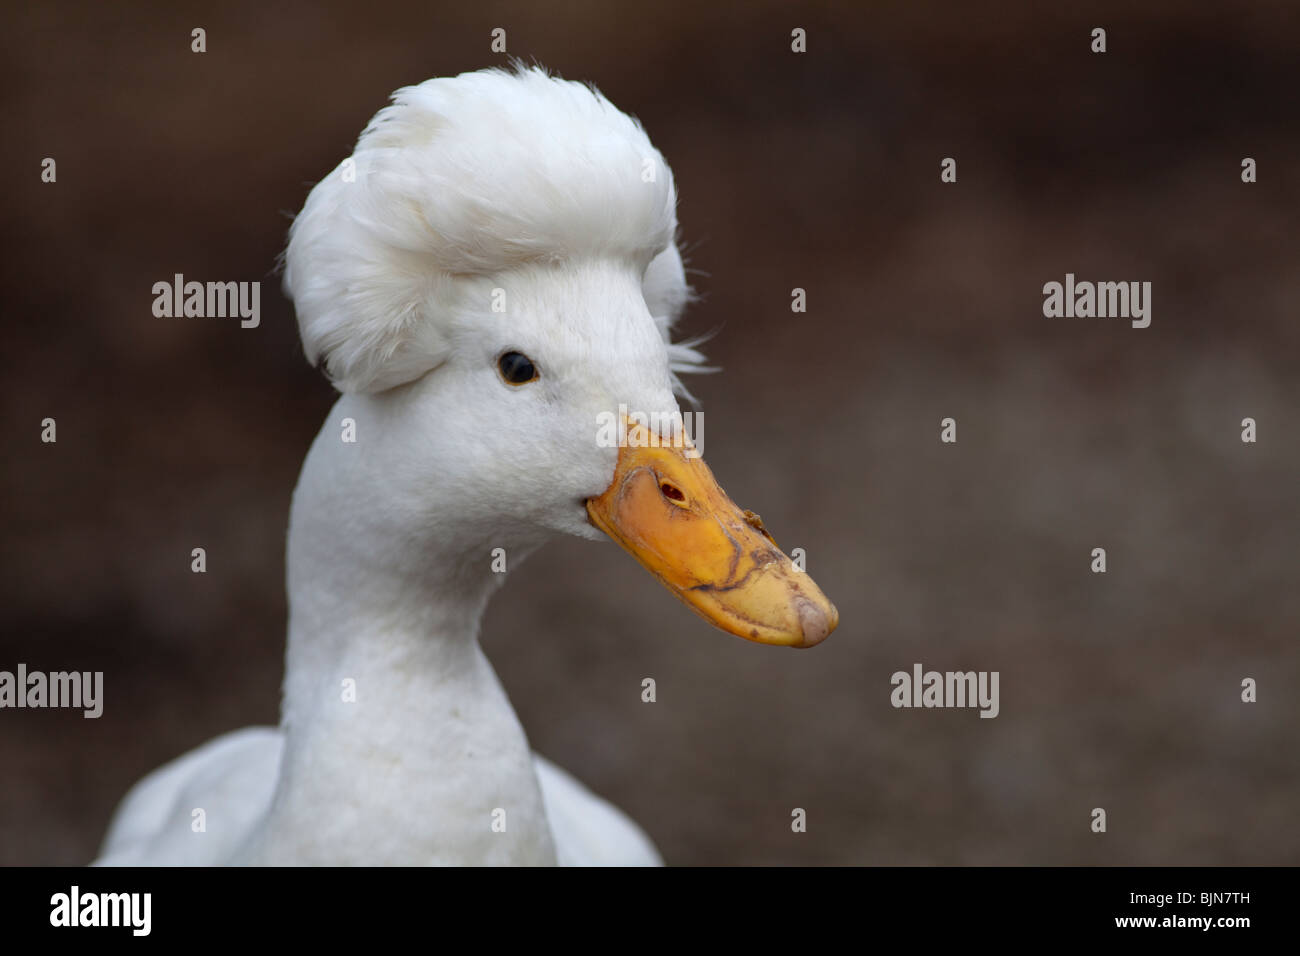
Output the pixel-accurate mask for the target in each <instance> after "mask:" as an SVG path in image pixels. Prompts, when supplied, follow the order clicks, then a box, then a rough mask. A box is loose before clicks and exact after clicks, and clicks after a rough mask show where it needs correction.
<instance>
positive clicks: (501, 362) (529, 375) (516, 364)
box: [497, 352, 537, 385]
mask: <svg viewBox="0 0 1300 956" xmlns="http://www.w3.org/2000/svg"><path fill="white" fill-rule="evenodd" d="M497 368H498V369H500V370H501V377H502V378H504V379H505V380H506V382H507V383H508V384H510V385H523V384H525V383H527V382H531V381H532V380H533V379H535V378H537V366H535V365H533V360H532V359H530V358H529V357H528V356H527V355H525V354H524V353H523V352H504V353H502V355H501V357H500V358H499V359H497Z"/></svg>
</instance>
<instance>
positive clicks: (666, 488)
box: [659, 481, 686, 501]
mask: <svg viewBox="0 0 1300 956" xmlns="http://www.w3.org/2000/svg"><path fill="white" fill-rule="evenodd" d="M659 493H660V494H661V495H663V496H664V497H665V498H667V499H669V500H670V501H685V500H686V495H684V494H683V493H682V490H681V489H680V488H678V487H677V486H676V485H674V484H672V483H671V482H667V481H661V482H659Z"/></svg>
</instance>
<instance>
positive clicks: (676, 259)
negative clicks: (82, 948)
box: [284, 67, 702, 392]
mask: <svg viewBox="0 0 1300 956" xmlns="http://www.w3.org/2000/svg"><path fill="white" fill-rule="evenodd" d="M675 206H676V191H675V189H674V185H673V178H672V172H671V171H670V170H669V168H668V166H667V164H666V163H665V162H664V159H663V157H662V156H661V155H660V154H659V152H658V150H656V149H655V148H654V147H653V146H652V145H651V144H650V140H649V139H648V138H647V136H646V134H645V132H644V130H642V128H641V126H640V124H639V123H637V122H636V121H635V120H633V119H632V118H631V117H629V116H627V115H626V114H624V113H621V112H619V110H618V109H616V108H615V107H614V106H613V105H612V104H611V103H610V102H609V101H608V100H607V99H605V97H604V96H602V95H601V94H600V93H599V92H598V91H596V90H595V89H594V88H592V87H589V86H585V85H583V84H580V83H574V82H568V81H565V80H561V79H558V78H555V77H551V76H549V75H548V74H547V73H546V72H545V71H544V70H542V69H540V68H536V67H532V68H528V67H517V68H516V69H515V70H513V71H507V70H500V69H491V70H481V71H479V72H475V73H465V74H461V75H460V76H457V77H453V78H442V79H432V80H428V81H426V82H424V83H421V84H419V85H418V86H410V87H406V88H404V89H401V90H398V91H397V92H396V93H395V94H394V95H393V102H392V104H391V105H390V106H387V107H385V108H384V109H382V110H380V112H379V113H378V114H376V116H375V117H374V119H373V120H371V122H370V124H369V125H368V126H367V127H366V129H365V131H364V132H363V133H362V134H361V137H360V139H359V140H358V142H357V146H356V149H355V150H354V152H353V155H352V157H351V158H350V159H349V160H345V161H344V162H343V163H342V164H340V166H339V167H338V168H336V169H335V170H334V171H333V172H332V173H330V175H329V176H327V177H326V178H325V179H324V180H322V181H321V182H320V183H318V184H317V185H316V187H315V188H314V189H313V190H312V191H311V194H310V195H309V196H308V197H307V202H306V204H305V205H304V206H303V209H302V212H301V213H300V214H299V215H298V217H297V218H296V219H295V220H294V223H293V226H292V228H291V230H290V237H289V245H288V249H287V250H286V252H285V270H284V286H285V291H286V293H287V294H288V295H289V296H290V297H291V298H292V299H293V301H294V305H295V308H296V311H297V315H298V326H299V331H300V334H301V336H302V343H303V348H304V350H305V352H306V353H307V357H308V359H309V360H311V361H312V362H313V363H320V362H323V364H324V366H325V370H326V372H327V373H328V375H329V377H330V378H331V379H332V380H333V381H334V383H335V385H336V386H337V387H338V388H339V389H340V390H342V391H362V392H366V391H381V390H383V389H387V388H391V387H393V386H395V385H399V384H401V383H403V382H407V381H411V380H412V379H415V378H417V377H419V376H420V375H422V374H424V373H425V372H427V371H428V370H429V369H431V368H433V367H435V366H436V365H437V364H439V363H440V362H441V361H442V360H443V358H444V357H445V355H446V353H447V351H448V349H449V348H450V342H451V341H452V338H453V331H454V330H453V329H452V328H451V325H452V323H454V322H455V321H457V319H456V315H457V310H456V308H455V305H456V302H457V297H458V296H459V295H460V294H461V293H462V291H463V286H464V285H465V283H466V280H468V279H470V278H472V277H480V276H484V275H490V274H492V273H494V272H497V271H500V270H504V269H508V268H510V267H512V266H516V265H519V264H521V263H525V262H530V261H564V260H566V259H569V258H576V257H582V256H602V257H618V258H623V259H626V260H628V261H631V262H635V263H637V264H638V265H639V267H641V268H643V269H644V270H645V278H644V280H643V294H644V296H645V299H646V304H647V307H648V308H649V310H650V313H651V315H652V316H654V318H655V321H656V323H657V324H658V325H659V328H660V330H661V332H662V334H663V337H664V340H665V341H668V339H669V331H670V328H671V326H672V324H673V322H674V321H675V320H676V318H677V316H678V315H679V314H680V313H681V310H682V308H683V306H684V305H685V304H686V302H687V301H688V299H689V297H690V290H689V288H688V286H687V284H686V279H685V275H684V272H683V268H682V261H681V257H680V255H679V254H678V251H677V247H676V244H675V233H676V229H677V218H676V211H675ZM669 354H670V358H671V361H672V366H673V370H674V371H687V370H691V369H695V368H696V367H697V366H698V365H699V363H700V362H701V361H702V356H701V355H700V354H699V353H698V352H697V351H695V350H694V349H693V348H691V346H690V344H679V345H670V346H669Z"/></svg>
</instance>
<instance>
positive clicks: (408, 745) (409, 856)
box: [260, 397, 555, 864]
mask: <svg viewBox="0 0 1300 956" xmlns="http://www.w3.org/2000/svg"><path fill="white" fill-rule="evenodd" d="M366 403H367V400H366V399H364V398H356V397H345V398H343V399H341V400H340V401H339V403H338V404H337V405H336V406H335V410H334V412H333V413H332V414H331V416H330V420H329V421H327V422H326V424H325V426H324V428H323V429H322V431H321V433H320V435H319V436H318V437H317V439H316V442H315V443H314V444H313V446H312V450H311V452H310V453H309V455H308V457H307V461H306V463H305V464H304V467H303V472H302V475H301V477H300V479H299V484H298V488H297V490H296V491H295V493H294V503H293V514H292V518H291V522H290V530H289V541H288V589H289V642H288V651H287V655H286V677H285V684H284V697H283V705H282V729H283V733H284V738H285V749H284V756H283V759H282V764H281V770H280V779H279V783H278V787H277V791H276V794H275V797H274V800H273V803H272V806H271V809H270V811H269V815H268V823H269V824H271V825H269V826H267V827H265V828H264V831H263V834H262V839H261V841H260V842H261V845H262V846H263V847H264V848H265V850H264V851H263V855H265V856H266V857H267V858H269V859H272V860H275V859H282V860H289V859H292V860H294V861H297V862H321V863H370V864H378V863H385V864H392V863H411V864H425V863H448V864H457V863H553V862H554V859H555V851H554V847H553V844H552V836H551V832H550V828H549V824H548V822H547V819H546V814H545V811H544V807H543V804H542V797H541V793H540V790H539V787H538V783H537V778H536V774H535V772H534V770H533V764H532V754H531V751H530V749H529V746H528V741H527V739H526V737H525V735H524V732H523V728H522V727H521V726H520V724H519V720H518V718H517V717H516V716H515V713H514V710H513V708H512V707H511V706H510V702H509V700H508V699H507V697H506V695H505V692H504V690H503V689H502V687H501V684H500V682H499V681H498V680H497V677H496V674H495V673H494V672H493V670H492V667H491V665H490V664H489V663H488V661H487V658H486V657H485V656H484V654H483V652H482V650H481V649H480V648H479V644H478V630H479V621H480V619H481V617H482V614H483V611H484V609H485V607H486V604H487V601H488V599H489V597H490V596H491V594H492V592H493V591H494V590H495V589H496V588H497V587H498V586H500V584H501V583H502V580H503V578H504V574H503V573H502V574H497V573H494V572H493V570H492V557H491V551H492V548H491V546H490V542H486V541H482V540H476V535H475V534H474V533H473V532H472V531H471V530H470V529H467V528H464V527H456V526H455V525H454V523H453V522H452V521H449V520H444V519H443V518H441V517H440V516H439V515H437V514H432V515H424V516H421V519H420V520H419V522H418V526H419V527H420V528H428V529H430V530H429V531H428V532H427V533H426V532H424V531H421V530H417V531H412V530H411V526H412V523H413V519H414V516H412V515H409V514H405V515H404V514H403V508H402V505H401V502H400V500H399V501H396V502H395V501H394V500H393V497H392V496H391V495H389V494H386V490H385V485H384V481H383V480H382V472H381V471H380V469H379V468H378V467H377V463H378V462H379V461H382V459H383V455H382V449H381V448H379V447H372V448H370V449H358V448H355V447H347V443H344V442H342V441H341V440H340V425H339V420H340V419H342V418H344V417H352V418H354V420H357V421H358V431H359V432H361V433H362V434H364V432H363V431H362V428H363V425H362V422H363V420H365V419H367V418H370V419H371V421H372V424H373V415H367V412H368V411H373V410H372V409H369V408H368V407H367V404H366ZM359 451H360V452H362V454H360V455H358V454H357V452H359ZM426 507H427V505H426ZM535 546H536V543H535V542H526V543H524V544H522V545H516V546H515V547H513V548H511V549H510V556H511V560H512V561H516V560H519V558H520V557H521V556H522V552H525V551H527V550H531V548H532V547H535ZM272 835H273V836H272Z"/></svg>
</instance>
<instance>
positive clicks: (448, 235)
mask: <svg viewBox="0 0 1300 956" xmlns="http://www.w3.org/2000/svg"><path fill="white" fill-rule="evenodd" d="M675 204H676V195H675V191H674V186H673V179H672V174H671V172H670V171H669V169H668V167H667V165H666V164H665V163H664V160H663V158H662V157H661V156H660V155H659V153H658V151H656V150H655V149H654V147H653V146H651V144H650V141H649V140H648V139H647V137H646V135H645V133H644V131H643V130H642V129H641V127H640V126H639V125H638V124H637V123H636V122H634V121H633V120H631V119H630V118H628V117H627V116H625V115H624V114H622V113H620V112H619V111H618V110H616V109H615V108H614V107H613V106H612V105H611V104H610V103H609V102H608V101H607V100H606V99H605V98H604V97H602V96H601V95H600V94H599V93H597V92H596V91H595V90H593V89H591V88H589V87H586V86H583V85H580V84H577V83H570V82H564V81H561V80H558V79H555V78H552V77H550V76H547V75H546V74H545V73H544V72H543V71H541V70H539V69H521V70H517V71H513V72H505V71H499V70H488V71H483V72H479V73H471V74H466V75H462V76H459V77H455V78H452V79H435V80H430V81H428V82H426V83H422V84H420V85H419V86H415V87H409V88H407V89H404V90H401V91H399V92H398V93H397V94H396V95H395V96H394V102H393V104H392V105H391V106H389V107H387V108H386V109H384V110H382V111H381V112H380V113H379V114H378V115H377V116H376V117H375V119H374V120H373V121H372V122H371V124H370V125H369V126H368V127H367V129H366V131H365V132H364V133H363V134H362V136H361V138H360V140H359V142H358V144H357V147H356V150H355V152H354V154H353V156H352V157H351V159H350V160H349V161H345V163H344V164H342V165H341V166H340V167H339V168H338V169H336V170H335V171H334V172H332V173H331V174H330V175H329V176H328V177H327V178H326V179H325V180H324V181H323V182H321V183H320V184H319V185H317V186H316V188H315V189H313V190H312V193H311V195H310V197H309V198H308V200H307V203H306V205H305V207H304V209H303V211H302V213H301V215H300V216H299V217H298V218H297V220H296V221H295V223H294V225H293V229H292V233H291V239H290V243H289V247H288V251H287V255H286V262H285V266H286V268H285V288H286V290H287V292H288V293H289V295H291V296H292V298H293V300H294V303H295V307H296V309H297V314H298V321H299V327H300V331H301V336H302V341H303V346H304V349H305V351H306V353H307V355H308V357H309V358H310V359H312V360H313V361H319V362H322V363H323V365H324V368H325V370H326V371H327V372H328V374H329V375H330V377H331V378H332V379H333V380H334V382H335V383H336V384H337V385H338V387H339V389H340V390H341V391H342V392H343V393H344V394H343V395H342V397H341V398H340V399H339V401H338V403H337V404H336V406H335V408H334V410H333V411H332V412H331V414H330V416H329V419H328V420H327V421H326V423H325V425H324V427H323V428H322V430H321V432H320V434H319V435H318V437H317V439H316V441H315V443H314V444H313V447H312V449H311V451H310V453H309V454H308V456H307V460H306V462H305V463H304V466H303V471H302V476H301V478H300V481H299V485H298V488H297V490H296V491H295V494H294V500H293V511H292V518H291V523H290V531H289V541H288V554H287V563H288V589H289V599H290V622H289V638H288V652H287V656H286V678H285V683H284V698H283V709H282V723H281V726H280V728H278V729H269V728H258V729H249V730H243V731H239V732H237V733H233V734H229V735H227V736H224V737H221V738H219V739H217V740H214V741H212V742H210V743H208V744H206V745H205V746H203V747H201V748H199V749H197V750H195V751H193V752H191V753H189V754H187V755H185V756H184V757H181V758H179V759H178V760H176V761H173V762H172V763H170V764H168V765H167V766H165V767H163V768H161V769H160V770H158V771H156V772H155V773H154V774H151V775H150V776H149V777H146V778H145V779H144V780H143V781H141V782H140V783H139V784H138V785H137V786H136V787H135V789H133V790H132V791H131V793H130V794H129V795H128V796H127V798H126V799H125V800H124V802H123V803H122V805H121V807H120V809H119V811H118V813H117V816H116V818H115V820H114V822H113V825H112V828H111V830H110V833H109V835H108V838H107V841H106V843H105V846H104V849H103V854H104V856H103V858H102V859H101V861H100V862H101V863H105V864H115V863H132V864H209V863H211V864H220V863H278V864H403V863H414V864H426V863H436V864H479V863H488V864H491V863H530V864H533V863H535V864H546V863H554V862H561V863H632V864H646V863H655V862H658V856H657V854H656V853H655V851H654V848H653V847H652V846H651V844H650V843H649V841H648V840H647V839H646V838H645V836H644V835H643V834H642V833H641V831H640V830H639V829H637V827H636V826H635V825H634V824H632V823H631V822H630V821H629V820H628V819H627V818H626V817H624V816H623V815H622V814H621V813H619V812H618V811H617V810H615V809H614V808H613V807H611V806H609V805H608V804H607V803H605V802H604V801H602V800H600V799H599V798H597V797H595V796H593V795H592V794H590V793H589V792H588V791H587V790H585V789H584V788H583V787H582V786H581V785H580V784H578V783H577V782H576V781H574V780H573V779H572V778H571V777H569V776H568V775H567V774H565V773H564V772H563V771H560V770H559V769H557V768H555V767H553V766H551V765H550V764H548V763H546V762H545V761H544V760H542V759H541V758H537V757H534V755H533V754H532V753H531V751H530V749H529V747H528V743H527V741H526V739H525V737H524V733H523V730H522V728H521V727H520V726H519V722H518V720H517V719H516V717H515V715H514V712H513V710H512V709H511V707H510V704H509V701H508V700H507V699H506V696H505V694H504V692H503V691H502V689H501V687H500V685H499V683H498V682H497V679H496V676H495V675H494V673H493V672H492V668H491V666H490V665H489V664H488V662H487V660H486V658H485V657H484V656H483V654H482V652H481V651H480V649H479V646H478V642H477V635H478V623H479V619H480V616H481V614H482V611H483V608H484V606H485V604H486V602H487V600H488V598H489V596H490V594H491V593H492V592H493V591H494V590H495V589H496V588H497V587H498V586H499V585H500V584H501V581H502V578H503V575H500V574H496V573H493V571H492V568H491V565H492V560H491V556H492V555H493V553H494V549H497V548H503V549H505V553H506V554H507V555H508V557H509V562H510V566H511V567H513V566H514V565H515V564H516V563H517V562H518V561H519V560H520V559H521V558H522V557H523V556H525V555H526V554H528V553H529V552H531V551H532V550H534V549H535V548H536V547H538V546H540V545H541V544H542V543H543V542H544V541H545V540H546V539H547V538H549V537H550V536H552V535H554V534H556V533H567V534H574V535H578V536H581V537H587V538H597V539H599V538H602V537H603V536H602V535H601V534H600V533H599V532H597V531H596V530H595V529H594V528H593V527H592V526H591V524H590V523H589V522H588V520H587V514H586V512H585V510H584V505H583V502H584V501H585V500H587V499H589V498H592V497H593V496H596V495H599V494H600V493H601V492H602V491H603V490H604V489H605V488H606V486H608V485H609V483H610V481H611V475H612V474H613V473H614V468H615V458H616V454H617V452H616V450H615V449H613V448H603V447H598V445H597V444H596V443H594V442H593V441H592V435H593V432H594V430H595V427H596V423H597V421H598V417H597V416H598V415H599V414H600V413H602V412H608V411H609V410H611V409H615V408H617V407H618V406H619V405H620V404H625V405H627V406H628V407H631V408H636V409H641V410H643V411H645V412H648V413H652V414H663V413H667V414H670V415H671V414H673V413H676V412H677V404H676V400H675V398H674V386H675V383H676V379H675V376H674V370H675V369H677V370H680V369H688V368H690V367H692V366H694V365H695V364H697V363H698V361H699V360H700V356H699V354H698V353H697V352H695V351H694V350H693V349H691V348H689V347H685V346H679V345H672V344H670V342H669V329H670V327H671V325H672V322H673V320H674V319H675V318H676V317H677V314H678V313H679V312H680V310H681V308H682V306H683V304H684V303H685V302H686V299H687V294H688V293H687V286H686V283H685V280H684V277H683V272H682V264H681V259H680V256H679V255H678V253H677V249H676V246H675V244H674V234H675V231H676V228H677V222H676V216H675ZM505 350H515V351H519V352H521V353H524V354H526V355H527V356H529V357H530V359H532V360H533V361H534V362H535V363H536V365H537V368H538V369H539V371H540V373H541V374H540V376H539V378H538V380H537V381H536V382H533V383H531V384H530V385H529V386H528V387H526V388H513V387H511V386H509V385H508V384H506V383H503V381H502V379H501V376H500V374H499V373H498V371H497V368H496V360H497V357H498V356H500V355H501V353H502V352H503V351H505ZM349 424H350V425H351V427H352V428H353V429H354V432H355V438H356V440H355V442H348V441H345V440H343V436H344V435H345V434H346V429H347V427H348V426H349ZM832 626H833V625H832ZM530 639H534V640H547V641H562V640H564V635H563V634H546V633H538V634H535V635H531V636H530ZM348 687H351V688H354V692H355V701H347V700H345V699H344V698H345V690H346V688H348ZM198 810H202V811H203V818H204V822H205V829H204V830H203V832H196V828H195V827H194V825H193V824H194V821H195V820H196V819H197V817H196V813H195V811H198ZM498 811H502V813H501V814H500V818H501V819H503V820H504V822H505V832H499V830H498V828H495V827H494V826H493V823H494V821H496V820H497V819H498Z"/></svg>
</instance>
